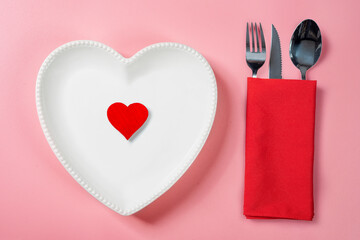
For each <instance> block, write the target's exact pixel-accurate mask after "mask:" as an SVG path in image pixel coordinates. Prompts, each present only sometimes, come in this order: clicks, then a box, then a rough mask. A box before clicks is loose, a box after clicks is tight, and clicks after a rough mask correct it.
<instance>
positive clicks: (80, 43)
mask: <svg viewBox="0 0 360 240" xmlns="http://www.w3.org/2000/svg"><path fill="white" fill-rule="evenodd" d="M77 47H93V48H100V49H103V50H105V51H106V52H108V53H110V54H111V55H113V56H114V57H116V59H117V60H119V61H120V62H121V63H123V64H125V65H127V64H132V63H134V62H136V60H137V59H139V58H140V57H141V56H142V55H144V54H145V53H146V52H148V51H151V50H157V49H164V48H171V49H177V50H182V51H184V52H187V53H189V54H191V55H192V56H194V57H195V58H197V59H198V60H199V61H200V62H201V63H202V64H203V65H204V66H205V68H206V70H207V72H208V74H209V80H210V84H211V87H212V89H211V90H212V99H211V103H210V109H211V111H210V116H209V118H208V121H207V123H206V126H205V127H204V131H203V133H202V134H201V139H200V140H196V141H195V142H194V144H195V145H196V147H195V148H193V151H192V152H189V154H186V155H185V156H184V158H187V159H186V160H185V162H184V163H183V164H180V166H179V167H177V168H175V169H174V172H175V173H173V174H172V175H171V176H170V179H171V180H170V181H168V182H167V183H166V184H163V185H161V187H160V188H159V190H156V191H154V193H153V194H152V196H151V197H149V198H147V199H145V200H143V201H140V203H139V204H137V205H136V207H133V208H131V209H121V208H120V207H119V206H117V205H116V204H115V203H113V202H111V201H110V200H108V199H106V198H105V197H104V196H102V195H101V193H100V191H97V190H95V189H94V188H93V187H91V186H90V184H89V183H88V182H87V181H86V179H84V178H83V177H82V176H81V175H80V174H79V173H77V172H75V170H74V169H72V167H71V164H70V163H69V162H67V161H66V160H65V159H64V158H63V157H62V155H61V153H60V151H59V149H58V147H57V144H56V143H55V141H54V140H53V138H52V137H51V135H50V133H49V129H48V127H47V125H46V121H45V118H44V112H43V107H42V106H43V104H42V103H43V98H42V91H41V90H42V82H43V79H44V74H45V72H46V71H47V69H48V67H49V66H50V65H51V63H52V62H53V60H54V59H55V58H56V57H57V56H58V55H60V54H61V53H63V52H64V51H66V50H70V49H74V48H77ZM217 97H218V96H217V83H216V78H215V74H214V72H213V70H212V68H211V66H210V64H209V63H208V62H207V60H206V59H205V57H203V56H202V55H201V54H200V53H199V52H197V51H196V50H195V49H193V48H191V47H189V46H187V45H184V44H181V43H176V42H160V43H155V44H151V45H149V46H147V47H145V48H143V49H141V50H140V51H138V52H136V53H135V54H134V55H132V56H131V57H129V58H126V57H123V56H122V55H121V54H120V53H119V52H117V51H116V50H114V49H113V48H111V47H109V46H107V45H105V44H103V43H101V42H98V41H93V40H76V41H71V42H68V43H65V44H63V45H61V46H59V47H57V48H56V49H55V50H53V51H52V52H51V53H50V54H49V55H48V56H47V57H46V59H45V60H44V62H43V63H42V65H41V67H40V70H39V72H38V75H37V79H36V87H35V98H36V99H35V100H36V109H37V114H38V118H39V121H40V125H41V128H42V131H43V133H44V135H45V138H46V140H47V142H48V144H49V145H50V147H51V149H52V151H53V152H54V154H55V156H56V157H57V159H58V160H59V161H60V163H61V164H62V165H63V167H64V168H65V169H66V171H67V172H68V173H69V174H70V175H71V176H72V177H73V178H74V179H75V180H76V181H77V182H78V183H79V184H80V186H82V187H83V188H84V189H85V190H86V191H87V192H88V193H90V194H91V195H92V196H93V197H94V198H96V199H97V200H98V201H100V202H101V203H102V204H104V205H105V206H107V207H108V208H110V209H112V210H113V211H115V212H117V213H119V214H121V215H124V216H128V215H131V214H134V213H136V212H138V211H139V210H141V209H143V208H144V207H146V206H148V205H149V204H150V203H152V202H153V201H155V200H156V199H157V198H159V197H160V196H161V195H163V194H164V193H165V192H166V191H167V190H169V189H170V188H171V187H172V186H173V185H174V184H175V183H176V182H177V181H178V180H179V179H180V178H181V176H183V174H184V173H185V172H186V171H187V169H188V168H189V167H190V166H191V165H192V163H193V162H194V161H195V159H196V157H197V156H198V154H199V153H200V151H201V149H202V148H203V146H204V144H205V142H206V140H207V138H208V136H209V134H210V131H211V128H212V126H213V122H214V118H215V114H216V109H217ZM188 156H190V157H188Z"/></svg>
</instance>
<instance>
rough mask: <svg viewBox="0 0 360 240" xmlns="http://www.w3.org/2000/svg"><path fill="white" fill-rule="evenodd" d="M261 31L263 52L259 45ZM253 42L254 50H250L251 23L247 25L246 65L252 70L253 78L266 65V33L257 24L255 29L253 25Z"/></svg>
mask: <svg viewBox="0 0 360 240" xmlns="http://www.w3.org/2000/svg"><path fill="white" fill-rule="evenodd" d="M259 31H260V37H261V51H260V45H259V36H258V32H259ZM254 32H255V34H256V47H257V48H256V51H255V38H254ZM251 40H252V48H251V50H250V37H249V23H247V24H246V63H247V65H248V66H249V67H250V68H251V70H252V76H253V77H256V76H257V71H258V70H259V68H261V66H262V65H263V64H264V62H265V59H266V46H265V38H264V33H263V30H262V27H261V23H260V27H259V29H258V27H257V25H256V23H255V28H254V27H253V23H251Z"/></svg>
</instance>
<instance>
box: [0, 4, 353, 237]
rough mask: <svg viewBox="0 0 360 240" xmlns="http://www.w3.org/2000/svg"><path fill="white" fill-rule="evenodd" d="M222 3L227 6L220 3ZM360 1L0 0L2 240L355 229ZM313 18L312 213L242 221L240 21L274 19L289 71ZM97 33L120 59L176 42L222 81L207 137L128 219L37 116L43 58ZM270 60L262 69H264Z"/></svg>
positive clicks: (346, 232) (311, 233)
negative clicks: (78, 178) (296, 35)
mask: <svg viewBox="0 0 360 240" xmlns="http://www.w3.org/2000/svg"><path fill="white" fill-rule="evenodd" d="M225 2H226V3H225ZM358 10H359V4H358V3H357V1H355V0H353V1H351V0H346V1H332V0H331V1H313V0H311V1H310V0H303V1H301V3H300V2H297V3H294V2H291V1H285V0H274V1H262V2H260V1H244V0H238V1H235V0H233V1H220V0H218V1H209V0H206V1H205V0H202V1H195V0H182V1H169V0H167V1H165V0H161V1H145V0H143V1H136V0H128V1H124V0H123V1H115V0H114V1H97V3H96V2H95V1H90V0H87V1H73V0H71V1H70V0H63V1H40V0H39V1H25V0H19V1H11V0H3V1H2V2H1V8H0V22H1V24H0V33H1V37H0V53H1V54H0V73H1V78H0V82H1V87H0V112H1V118H0V130H1V134H0V146H1V147H0V161H1V162H0V164H1V167H0V190H1V197H0V239H5V240H7V239H159V240H162V239H172V240H175V239H208V240H211V239H359V238H360V228H359V226H360V206H359V203H360V187H359V184H360V174H359V170H360V144H359V142H360V127H359V126H360V124H359V122H360V121H359V120H360V108H359V104H360V94H359V93H360V80H359V79H358V78H357V77H355V76H357V75H358V74H359V70H358V68H359V64H360V61H359V57H358V56H357V52H358V51H354V49H355V48H356V47H358V41H359V38H360V31H359V29H360V15H359V14H358ZM305 18H313V19H314V20H315V21H317V22H318V24H319V26H320V28H321V31H322V34H323V44H324V47H323V54H322V56H321V59H320V61H319V62H318V64H317V65H316V67H314V68H313V69H311V70H310V71H309V73H308V77H309V78H311V79H317V80H318V95H317V110H316V133H315V135H316V136H315V144H316V146H315V147H316V152H315V169H314V171H315V175H314V178H315V218H314V221H313V222H305V221H293V220H246V219H245V217H244V216H243V215H242V210H243V183H244V182H243V179H244V140H245V136H244V134H245V99H246V77H247V76H250V70H249V68H248V67H247V65H246V63H245V23H246V21H255V20H256V21H261V22H262V24H263V28H264V30H265V37H266V40H267V46H270V36H271V31H270V30H271V23H273V24H274V25H275V26H276V28H277V30H278V32H279V34H280V37H281V41H282V42H281V45H282V49H283V67H284V68H283V76H284V77H286V78H299V77H300V73H299V71H298V70H297V69H296V68H295V67H294V66H293V65H292V63H291V61H290V59H289V57H288V46H289V40H290V37H291V34H292V31H293V30H294V29H295V27H296V25H297V24H298V23H299V22H300V21H301V20H303V19H305ZM78 39H92V40H97V41H101V42H103V43H105V44H107V45H109V46H111V47H113V48H114V49H116V50H118V51H119V52H120V53H122V54H123V55H124V56H131V55H133V54H134V53H135V52H136V51H138V50H140V49H141V48H143V47H145V46H147V45H149V44H152V43H156V42H162V41H175V42H180V43H184V44H187V45H189V46H191V47H193V48H195V49H197V50H198V51H199V52H201V53H202V54H203V55H204V56H205V57H206V58H207V59H208V61H209V62H210V64H211V65H212V67H213V69H214V72H215V75H216V77H217V82H218V89H219V105H218V111H217V116H216V119H215V123H214V128H213V130H212V132H211V134H210V136H209V139H208V142H207V143H206V145H205V147H204V149H203V150H202V152H201V153H200V155H199V157H198V158H197V160H196V161H195V162H194V164H193V166H192V167H191V168H190V169H189V171H188V172H187V173H186V174H185V175H184V176H183V177H182V178H181V179H180V181H179V182H178V183H176V184H175V185H174V187H173V188H172V189H170V190H169V191H168V192H167V193H166V194H165V195H163V196H162V197H161V198H160V199H158V200H157V201H156V202H154V203H153V204H151V205H150V206H148V207H147V208H145V209H144V210H142V211H141V212H139V213H137V214H136V215H134V216H130V217H123V216H121V215H119V214H117V213H115V212H113V211H111V210H110V209H108V208H107V207H105V206H104V205H102V204H100V203H99V202H98V201H97V200H95V199H94V198H93V197H91V196H90V195H89V194H88V193H87V192H86V191H85V190H83V189H82V188H81V187H80V186H79V185H78V184H77V183H76V182H75V181H74V180H73V179H72V178H71V176H70V175H69V174H68V173H67V172H66V171H65V169H64V168H63V167H62V166H61V164H60V163H59V161H58V160H57V159H56V158H55V156H54V154H53V153H52V151H51V149H50V147H49V146H48V144H47V142H46V140H45V137H44V136H43V133H42V131H41V128H40V124H39V122H38V118H37V114H36V107H35V96H34V93H35V80H36V76H37V71H38V69H39V67H40V65H41V63H42V62H43V60H44V59H45V57H46V56H47V55H48V54H49V53H50V52H51V51H52V50H53V49H54V48H56V47H58V46H59V45H61V44H63V43H66V42H68V41H72V40H78ZM267 66H268V62H267V63H266V67H263V68H261V69H260V71H259V77H267V74H268V67H267Z"/></svg>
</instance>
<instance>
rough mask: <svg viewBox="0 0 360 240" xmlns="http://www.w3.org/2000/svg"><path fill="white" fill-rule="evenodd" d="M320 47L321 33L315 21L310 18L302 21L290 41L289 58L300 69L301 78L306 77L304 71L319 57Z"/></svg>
mask: <svg viewBox="0 0 360 240" xmlns="http://www.w3.org/2000/svg"><path fill="white" fill-rule="evenodd" d="M321 47H322V42H321V33H320V29H319V27H318V25H317V24H316V22H315V21H313V20H311V19H306V20H304V21H302V22H301V23H300V24H299V25H298V26H297V27H296V29H295V31H294V33H293V35H292V37H291V41H290V58H291V61H292V62H293V63H294V65H295V66H296V67H297V68H298V69H300V72H301V79H302V80H305V79H306V71H307V70H308V69H309V68H311V67H312V66H314V64H315V63H316V62H317V60H318V59H319V57H320V53H321Z"/></svg>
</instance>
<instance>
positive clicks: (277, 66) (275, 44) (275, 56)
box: [269, 25, 282, 79]
mask: <svg viewBox="0 0 360 240" xmlns="http://www.w3.org/2000/svg"><path fill="white" fill-rule="evenodd" d="M271 26H272V29H271V50H270V61H269V78H272V79H281V78H282V76H281V71H282V69H281V48H280V38H279V34H278V32H277V31H276V28H275V27H274V25H271Z"/></svg>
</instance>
